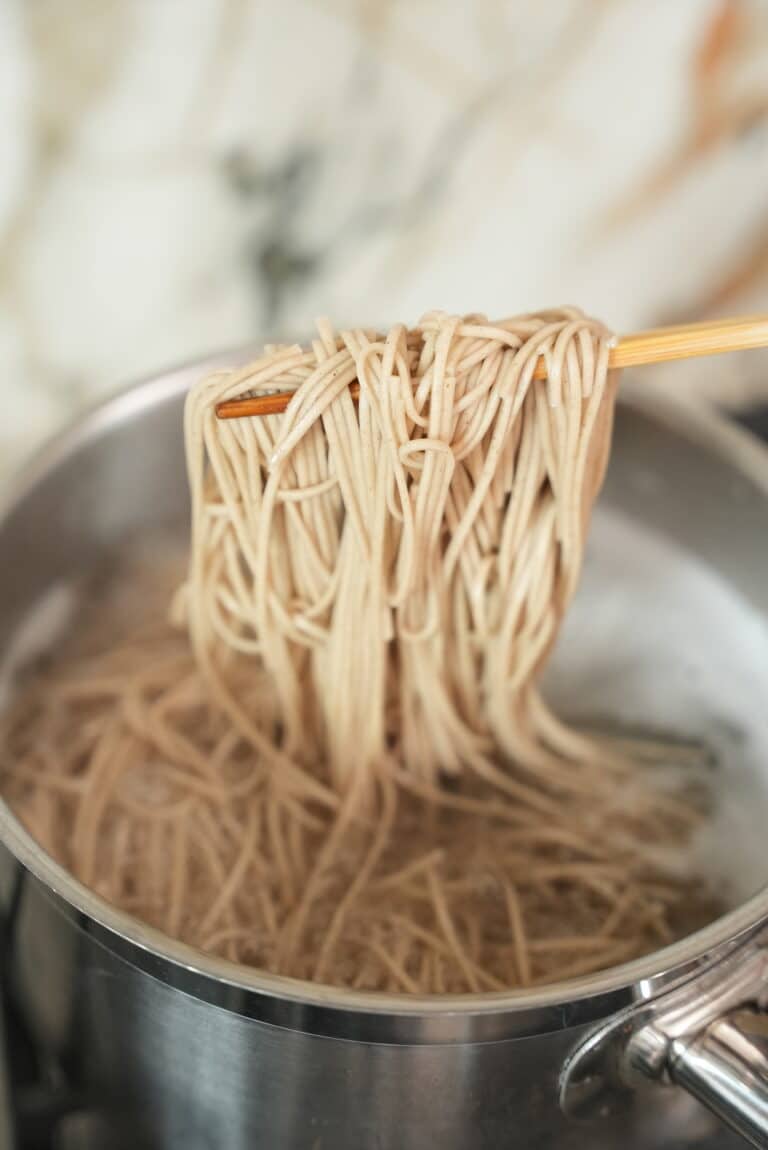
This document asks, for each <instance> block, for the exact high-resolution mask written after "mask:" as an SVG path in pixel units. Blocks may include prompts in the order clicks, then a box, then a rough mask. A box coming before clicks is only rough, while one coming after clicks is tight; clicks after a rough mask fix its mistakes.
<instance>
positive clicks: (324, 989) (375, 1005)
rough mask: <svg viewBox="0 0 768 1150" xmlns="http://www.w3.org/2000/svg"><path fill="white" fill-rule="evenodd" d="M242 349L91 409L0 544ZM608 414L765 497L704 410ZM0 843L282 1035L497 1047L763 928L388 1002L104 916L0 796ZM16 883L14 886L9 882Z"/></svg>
mask: <svg viewBox="0 0 768 1150" xmlns="http://www.w3.org/2000/svg"><path fill="white" fill-rule="evenodd" d="M252 351H253V349H252V348H250V347H249V348H245V349H243V348H240V349H237V350H236V351H232V352H229V353H226V352H225V353H222V354H219V355H214V356H210V357H206V358H204V359H200V360H196V361H194V362H193V363H190V364H186V365H184V366H182V367H179V368H176V369H173V370H171V371H166V372H161V373H159V374H155V375H152V376H149V377H148V378H145V379H144V380H142V381H140V382H138V383H134V384H132V385H130V386H128V387H126V388H123V389H121V390H120V391H118V392H116V393H114V394H112V395H109V396H107V397H106V398H104V399H101V400H100V401H98V402H96V403H95V404H93V405H91V406H90V407H89V408H88V409H86V410H85V412H81V413H80V414H79V415H78V417H77V418H76V419H75V420H74V421H73V422H72V423H71V424H70V425H69V426H68V427H67V428H66V429H65V430H64V431H62V432H60V433H59V434H58V435H56V436H54V437H53V438H51V439H49V440H48V441H47V442H46V443H45V444H44V445H43V446H42V447H41V448H40V449H39V450H38V451H37V452H36V453H35V454H34V455H33V457H32V459H31V460H30V462H29V463H28V464H27V465H26V466H25V467H23V468H22V469H21V471H19V472H18V473H17V474H16V476H15V477H12V479H11V482H10V483H7V484H6V485H5V491H4V493H3V496H2V498H1V499H0V533H1V532H2V529H3V526H4V523H5V521H6V519H7V518H8V516H9V515H10V513H11V512H12V510H13V509H14V508H15V507H16V506H17V505H18V504H19V503H20V502H21V501H22V500H23V499H24V498H25V497H26V496H27V495H28V494H29V493H30V492H31V491H32V490H33V489H34V488H35V487H36V486H37V485H38V483H39V482H41V480H42V479H43V478H44V477H45V476H46V475H48V474H49V473H50V472H51V471H53V470H55V468H56V467H57V466H58V465H60V464H61V463H62V462H63V461H65V460H66V459H69V458H70V457H71V456H73V455H74V454H76V453H77V451H78V450H79V449H80V448H81V447H82V446H83V445H84V444H86V443H89V442H91V441H92V440H93V439H94V438H97V437H98V436H99V435H101V434H104V433H105V432H108V431H109V429H110V428H112V427H115V426H117V425H119V424H120V423H122V422H124V421H129V420H131V419H133V418H137V417H138V416H140V415H141V413H142V412H144V411H145V410H148V409H152V408H154V407H156V406H157V405H158V404H161V403H164V402H169V401H172V400H174V399H180V397H181V396H182V395H183V394H184V393H185V392H186V391H187V390H188V388H189V385H190V384H191V383H192V382H193V381H194V380H196V379H197V378H199V376H200V375H201V374H202V373H203V372H207V371H210V370H215V369H218V368H221V367H228V366H232V365H235V364H237V363H240V362H243V361H246V360H247V358H248V356H249V354H251V353H252ZM620 402H621V403H622V404H623V405H624V406H627V407H630V408H635V409H637V410H638V411H639V412H640V413H641V414H644V415H647V416H650V417H651V418H654V419H656V420H661V421H662V422H663V423H664V425H665V426H667V427H669V428H670V429H672V430H674V431H675V432H677V433H679V434H681V435H683V436H685V437H687V438H689V439H693V440H694V441H695V442H697V443H699V444H700V445H703V446H706V447H708V448H710V449H711V450H712V451H714V452H715V453H717V454H718V455H719V456H720V457H721V458H722V459H723V460H725V461H726V462H728V463H730V464H731V465H732V466H734V468H735V469H736V470H737V471H739V472H741V473H742V474H744V475H747V476H748V477H749V478H750V479H751V480H752V481H753V482H754V483H755V484H756V486H758V487H759V488H761V489H762V490H763V491H764V492H765V493H766V496H768V450H766V449H765V448H764V447H763V446H762V445H761V444H760V442H759V441H758V440H757V439H755V438H754V437H753V436H752V435H751V434H750V433H749V432H747V431H744V430H742V429H741V428H739V427H737V426H735V425H733V424H730V423H729V422H728V421H727V420H726V419H725V418H724V417H723V416H721V415H719V414H718V413H717V412H716V411H715V410H714V409H711V408H708V407H706V408H705V407H704V406H703V405H702V404H698V405H696V404H694V403H693V402H691V401H681V400H680V399H672V398H671V397H670V396H669V395H662V394H660V393H657V392H655V391H654V392H653V393H651V392H650V391H649V389H648V387H647V386H645V387H644V388H643V390H642V392H640V391H639V389H636V388H635V387H633V386H632V384H631V381H625V382H623V383H622V395H621V397H620ZM0 843H3V844H4V845H5V846H6V847H7V848H8V850H9V851H10V852H11V853H12V854H13V855H14V856H15V858H16V859H17V860H18V861H19V862H20V863H21V864H22V866H23V867H24V868H26V870H27V871H29V872H30V873H31V874H32V875H33V876H34V877H35V878H36V879H37V880H38V881H39V883H40V884H42V887H43V888H44V890H45V891H46V892H47V893H48V894H50V895H52V896H53V898H54V901H55V902H56V904H57V906H58V909H59V910H60V911H61V912H63V913H64V914H65V915H66V916H67V917H69V918H71V919H73V920H74V921H75V922H76V923H77V925H78V926H79V927H80V928H82V929H83V930H85V931H86V932H87V933H88V934H89V935H90V936H92V937H93V938H95V939H96V940H97V941H98V942H99V943H100V944H101V945H103V946H104V947H106V948H107V949H108V950H110V951H112V952H116V953H118V954H119V955H120V956H121V957H122V958H124V959H125V960H126V961H128V962H129V963H131V964H132V965H133V966H135V967H137V968H138V969H140V970H142V971H144V972H145V973H148V974H150V975H152V976H153V977H155V978H158V979H160V980H162V981H164V982H166V983H168V984H169V985H171V986H173V987H175V988H177V989H179V990H181V991H184V992H186V993H189V994H192V995H194V996H195V997H196V998H198V999H203V1000H205V1001H207V1002H211V1003H214V1004H216V1005H219V1006H222V1007H224V1008H226V1009H230V1010H234V1011H236V1012H237V1013H239V1014H242V1015H245V1016H247V1017H251V1018H257V1019H261V1020H262V1021H265V1022H267V1023H270V1024H273V1025H277V1026H281V1027H288V1028H289V1029H296V1030H301V1031H304V1032H309V1033H315V1034H322V1035H327V1036H333V1037H340V1038H354V1039H356V1040H363V1041H374V1042H395V1043H402V1042H406V1043H423V1042H427V1043H433V1042H439V1043H444V1042H477V1041H497V1040H499V1039H503V1038H510V1037H519V1036H521V1035H524V1034H534V1033H542V1032H546V1031H550V1030H559V1029H563V1028H566V1027H570V1026H575V1025H581V1024H583V1023H586V1022H591V1021H594V1020H596V1019H599V1018H602V1017H604V1016H605V1015H606V1014H608V1013H612V1012H614V1011H616V1010H618V1009H621V1008H623V1007H626V1006H628V1005H630V1004H631V1003H633V1002H636V1001H638V1000H644V999H647V998H648V997H650V996H651V995H652V994H656V993H658V992H659V991H660V990H662V989H667V988H668V987H670V986H672V985H673V984H677V983H679V982H680V981H682V980H683V979H685V978H686V977H689V976H690V975H692V974H693V973H694V972H696V971H698V970H700V969H701V968H702V967H703V966H704V965H706V964H708V963H711V962H713V961H717V960H718V959H720V958H721V957H722V956H723V954H725V953H727V952H728V951H729V950H731V949H732V948H733V947H734V946H736V945H739V944H740V943H741V942H742V941H743V940H744V938H746V937H748V936H749V935H750V934H752V933H753V932H754V930H756V929H757V928H759V927H760V926H761V925H762V924H763V921H764V920H765V919H766V918H768V885H766V886H764V887H763V888H761V889H760V891H758V892H757V893H756V894H754V895H752V896H751V897H750V898H749V899H747V900H746V902H744V903H742V904H741V905H740V906H738V907H736V908H735V909H733V910H731V911H729V912H727V913H726V914H724V915H722V916H721V917H720V918H718V919H716V920H715V921H714V922H711V923H709V924H708V925H707V926H705V927H703V928H701V929H700V930H697V931H695V932H694V933H693V934H690V935H687V936H686V937H685V938H683V939H680V940H679V941H677V942H674V943H672V944H670V945H668V946H665V947H663V948H661V949H659V950H656V951H653V952H651V953H650V954H648V955H644V956H643V957H641V958H637V959H633V960H632V961H631V962H626V963H622V964H621V965H619V966H615V967H611V968H609V969H608V970H606V971H600V972H598V973H596V974H592V975H588V976H583V977H579V978H575V979H569V980H567V981H564V982H559V983H552V984H550V985H547V986H543V987H536V988H531V989H525V990H510V991H492V992H483V993H478V994H461V995H458V994H446V995H418V996H410V995H407V996H406V995H395V994H385V993H383V992H374V991H357V990H348V989H345V988H342V987H334V986H326V985H324V984H318V983H313V982H307V981H304V980H300V979H295V978H289V977H287V976H283V975H273V974H269V973H267V972H263V971H260V970H258V969H257V968H255V967H254V968H251V967H247V966H243V965H240V964H238V963H234V962H231V961H229V960H227V959H223V958H217V957H215V956H212V955H207V954H205V953H204V952H203V951H200V950H197V949H196V948H194V947H192V946H189V945H187V944H186V943H182V942H179V941H177V940H175V939H172V938H170V937H169V936H168V935H166V934H164V933H163V932H162V931H160V930H159V929H156V928H154V927H151V926H148V925H147V924H146V923H144V922H142V921H141V920H139V919H137V918H134V917H133V916H131V915H129V914H127V913H126V912H124V911H121V910H119V909H118V908H116V907H113V906H112V905H111V904H109V903H108V902H106V901H105V900H104V899H103V898H101V897H100V896H99V895H97V894H95V893H94V892H92V891H91V890H89V889H88V888H86V887H85V886H83V884H82V883H80V882H79V881H78V880H77V879H75V878H74V877H73V876H72V875H71V874H70V873H69V872H68V871H66V870H65V869H64V868H63V867H62V866H60V865H59V864H58V863H57V862H55V861H54V860H53V859H52V858H50V856H49V855H47V854H46V852H45V851H44V850H43V849H42V848H41V847H40V846H39V845H38V844H37V842H36V841H35V840H34V839H33V838H32V836H31V835H30V834H29V833H28V832H27V831H26V830H25V829H24V827H23V826H22V824H21V823H20V822H19V821H18V820H17V819H16V817H15V815H14V814H13V813H12V811H11V810H10V808H9V807H8V806H7V804H6V803H5V801H4V800H3V799H2V797H0ZM20 873H21V881H23V872H20Z"/></svg>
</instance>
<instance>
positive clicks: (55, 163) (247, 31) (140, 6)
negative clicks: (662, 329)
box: [0, 0, 768, 471]
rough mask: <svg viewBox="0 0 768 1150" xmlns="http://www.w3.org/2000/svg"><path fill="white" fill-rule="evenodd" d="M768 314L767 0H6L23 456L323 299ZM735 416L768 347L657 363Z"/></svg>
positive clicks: (1, 270)
mask: <svg viewBox="0 0 768 1150" xmlns="http://www.w3.org/2000/svg"><path fill="white" fill-rule="evenodd" d="M562 302H576V303H579V304H581V305H582V306H583V307H585V308H586V309H588V310H591V311H594V312H595V313H597V314H599V315H601V316H602V317H603V318H604V319H605V320H606V322H607V323H609V324H610V325H612V326H613V327H615V328H617V329H618V330H630V329H633V328H638V327H645V326H653V325H656V324H658V323H664V322H674V321H678V320H683V319H686V318H695V317H702V318H704V317H707V316H710V315H716V314H728V313H736V312H748V311H758V310H768V4H767V3H765V0H552V2H551V3H534V2H533V0H527V2H526V0H3V3H2V5H0V411H1V412H2V419H1V420H0V471H5V470H6V469H7V468H8V467H10V466H11V465H12V464H14V463H15V462H16V461H17V460H18V459H19V458H20V457H21V456H23V455H24V454H25V453H26V452H27V451H28V450H29V449H30V448H31V447H32V446H33V445H34V443H35V442H36V441H38V440H39V439H40V438H41V437H42V436H43V435H44V434H46V433H48V432H49V431H50V430H51V429H52V428H54V427H55V426H57V425H58V424H59V423H61V422H62V421H63V420H64V419H65V418H66V417H67V416H68V414H69V413H70V412H72V411H74V410H76V409H77V407H78V406H79V405H81V404H82V403H84V402H85V401H86V400H87V399H88V398H89V397H90V396H92V395H94V394H98V393H100V392H103V391H106V390H109V389H112V388H114V387H116V386H117V385H118V384H121V383H124V382H126V381H129V380H130V379H132V378H136V377H138V376H140V375H142V374H143V373H148V372H151V371H153V370H155V369H157V368H159V367H162V366H165V365H169V364H173V363H177V362H179V361H183V360H185V359H188V358H191V357H194V356H196V355H199V354H203V353H206V352H210V351H212V350H216V349H219V348H222V347H227V346H232V345H235V344H237V343H239V342H242V341H250V340H253V339H254V338H256V337H259V336H263V335H271V336H275V335H284V334H286V333H290V334H295V333H302V332H305V331H306V330H307V328H308V326H309V325H310V324H311V322H312V319H313V318H314V317H315V316H316V315H318V314H329V315H332V316H333V317H334V318H336V319H338V320H339V321H342V322H344V321H346V322H350V321H351V322H354V321H365V322H368V323H371V324H385V323H387V322H389V321H391V320H394V319H401V318H404V319H410V320H413V319H415V318H417V317H418V315H419V314H420V313H421V312H423V311H425V310H427V309H428V308H432V307H442V308H445V309H449V310H474V311H477V310H482V311H486V312H488V313H495V314H502V313H509V312H514V311H516V310H527V309H530V308H533V307H537V306H543V305H546V304H556V303H562ZM647 379H648V386H661V387H669V388H673V389H675V390H676V391H679V392H680V393H684V394H690V395H691V396H693V397H695V398H696V399H699V398H701V397H707V398H709V397H717V398H719V399H721V400H723V401H724V402H725V403H727V404H730V405H732V406H737V405H739V404H742V403H745V402H747V401H748V400H750V398H753V397H755V396H757V395H760V394H764V395H765V396H766V397H767V398H768V355H766V354H764V353H747V354H745V355H742V356H729V357H724V358H721V359H717V360H714V359H713V360H711V361H707V362H706V363H702V362H699V363H697V364H689V365H677V366H675V367H673V368H665V369H663V370H662V369H659V370H655V371H653V372H651V371H648V372H647Z"/></svg>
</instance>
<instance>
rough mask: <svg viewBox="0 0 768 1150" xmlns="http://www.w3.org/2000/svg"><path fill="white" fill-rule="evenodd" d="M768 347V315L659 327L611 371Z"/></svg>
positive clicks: (244, 410) (271, 410) (272, 403)
mask: <svg viewBox="0 0 768 1150" xmlns="http://www.w3.org/2000/svg"><path fill="white" fill-rule="evenodd" d="M756 347H768V315H752V316H739V317H736V318H734V319H718V320H707V321H705V322H704V323H687V324H679V325H678V326H677V327H657V328H652V329H651V330H650V331H638V332H635V333H634V334H633V335H623V336H621V338H620V339H618V340H617V341H616V343H615V344H614V346H613V347H612V348H611V352H610V358H609V363H610V365H611V367H641V366H643V365H644V364H647V363H663V362H666V361H667V360H676V359H693V358H695V357H696V356H702V355H722V354H723V353H724V352H727V351H747V350H749V349H750V348H756ZM546 377H547V368H546V363H545V362H544V359H543V358H542V359H540V360H539V362H538V364H537V365H536V371H535V372H534V378H535V379H546ZM349 390H350V394H351V396H352V398H353V399H357V398H358V397H359V395H360V386H359V384H357V383H353V384H351V386H350V389H349ZM292 395H293V392H292V391H277V392H273V393H272V394H271V395H256V396H249V397H248V398H246V399H230V400H228V401H227V402H226V403H220V404H218V406H217V407H216V414H217V416H218V417H219V419H242V418H244V417H245V416H253V415H277V414H279V412H281V411H285V409H286V407H287V406H288V404H289V402H290V399H291V396H292Z"/></svg>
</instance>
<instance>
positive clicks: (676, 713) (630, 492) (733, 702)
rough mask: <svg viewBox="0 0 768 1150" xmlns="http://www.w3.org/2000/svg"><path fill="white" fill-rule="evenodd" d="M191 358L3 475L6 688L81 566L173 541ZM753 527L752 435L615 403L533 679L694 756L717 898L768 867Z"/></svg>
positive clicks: (758, 525)
mask: <svg viewBox="0 0 768 1150" xmlns="http://www.w3.org/2000/svg"><path fill="white" fill-rule="evenodd" d="M199 371H200V369H199V368H198V369H194V368H192V369H188V370H187V371H183V372H178V373H176V374H174V375H169V376H164V377H162V378H161V379H159V380H156V381H152V382H150V383H148V384H145V385H142V386H141V387H139V388H136V389H133V390H131V391H130V392H127V393H125V394H124V395H122V396H120V397H118V398H117V399H115V400H113V401H111V402H110V403H108V404H107V405H105V406H104V407H102V408H100V409H98V410H97V411H96V412H94V413H92V414H91V415H90V416H89V417H86V419H85V420H83V421H81V422H80V423H79V424H78V425H77V427H76V428H74V429H73V430H72V431H71V432H69V433H67V434H65V435H64V436H63V437H62V438H61V439H60V440H58V441H57V442H56V443H55V444H53V445H52V446H51V447H50V448H49V449H48V451H47V452H45V453H44V454H43V456H41V457H40V459H39V460H38V461H37V462H36V463H35V464H34V465H33V466H32V468H31V469H30V470H29V472H28V473H27V475H26V477H24V478H23V479H22V481H21V483H20V484H19V487H18V489H17V491H16V493H15V495H14V496H13V497H12V499H11V500H10V502H9V504H8V510H7V512H6V514H5V516H4V518H3V519H2V521H1V522H0V554H2V555H3V557H4V559H5V561H4V562H3V563H2V564H0V652H1V653H3V657H4V668H5V674H4V686H5V688H6V690H7V689H8V684H9V682H10V680H11V678H12V675H13V672H14V670H15V669H16V667H18V665H19V663H20V662H22V661H23V660H24V659H27V658H29V657H30V655H33V654H35V653H36V652H37V651H38V650H39V649H40V648H41V647H44V646H46V645H49V644H50V643H51V642H52V641H54V640H55V635H56V633H57V631H58V630H59V629H60V628H61V627H62V626H64V625H67V624H68V622H69V621H70V620H71V615H72V612H73V610H74V611H75V612H76V607H77V590H76V588H77V587H78V586H79V585H81V584H82V582H83V578H84V576H87V575H88V574H91V573H96V572H99V571H100V570H102V569H104V567H105V565H107V566H111V565H112V564H113V563H114V561H115V557H116V556H117V555H119V554H121V553H122V552H123V551H124V550H125V549H126V548H130V547H131V546H132V545H134V543H135V542H136V541H137V540H139V541H141V542H142V544H146V543H148V542H151V541H152V540H160V541H162V544H163V547H164V548H165V549H167V547H168V543H169V540H176V541H177V544H178V546H179V548H180V549H182V548H183V547H184V545H185V539H186V525H187V514H188V507H187V492H186V475H185V467H184V455H183V442H182V419H181V414H182V405H183V396H184V392H185V390H186V387H187V386H188V383H189V382H191V380H192V379H194V378H196V376H197V375H198V374H199ZM766 538H768V456H765V455H763V453H762V451H761V449H760V448H759V447H757V446H756V445H755V444H754V443H752V441H750V440H749V439H748V438H747V437H746V436H744V435H743V434H740V433H736V432H731V431H730V430H728V429H726V428H725V427H724V425H723V424H722V423H720V422H718V421H716V420H714V418H713V417H709V418H706V417H705V418H702V417H701V416H700V415H694V414H693V413H691V412H684V411H679V410H676V409H674V408H670V409H667V408H666V406H664V407H659V406H658V405H652V406H651V407H648V406H647V405H646V404H642V405H640V406H638V405H637V404H635V403H627V402H622V403H620V405H619V410H618V412H617V419H616V430H615V437H614V449H613V453H612V457H611V464H610V468H609V473H608V478H607V481H606V485H605V489H604V492H603V494H602V496H601V499H600V502H599V505H598V508H597V510H596V513H595V517H594V521H593V527H592V534H591V537H590V543H589V551H588V557H587V562H586V565H585V571H584V577H583V580H582V585H581V587H580V590H579V592H578V595H577V599H576V601H575V603H574V605H573V607H572V610H571V613H570V615H569V617H568V619H567V622H566V624H565V626H564V629H563V633H562V635H561V638H560V640H559V642H558V646H557V649H556V651H555V654H554V657H553V660H552V663H551V665H550V666H549V668H548V670H547V674H546V677H545V688H546V689H545V693H546V694H547V695H548V697H549V698H550V699H551V700H552V701H553V702H554V703H555V705H556V707H557V709H558V710H559V711H560V712H561V713H563V714H564V715H565V716H567V717H568V718H570V719H572V720H575V721H576V722H580V723H583V724H586V725H589V726H592V727H599V728H600V729H606V730H608V731H612V732H613V733H616V734H617V736H623V735H627V736H632V735H633V734H634V733H636V732H637V731H640V732H642V733H643V734H644V735H645V736H655V735H660V736H663V737H664V738H668V737H673V738H675V739H679V740H680V741H682V742H684V743H690V744H691V746H692V747H694V748H697V749H702V750H703V752H704V753H706V755H707V756H708V758H709V760H710V761H711V767H710V770H711V779H712V787H713V793H714V796H715V810H714V813H713V816H712V818H711V819H710V820H709V821H708V823H707V825H706V827H705V828H704V829H703V830H702V831H701V832H700V833H699V834H698V835H697V836H696V838H695V841H694V842H693V844H692V846H691V849H690V852H689V857H688V858H687V864H686V865H689V866H690V869H691V871H692V872H693V873H695V874H704V875H706V876H707V878H709V879H710V880H711V881H712V882H713V883H714V885H715V887H716V889H717V890H718V891H719V892H720V894H721V896H722V899H723V903H724V905H725V906H727V907H736V906H739V905H740V904H742V903H743V902H744V900H745V899H747V898H748V897H749V896H751V895H753V894H755V892H757V891H759V890H760V889H761V888H762V887H763V886H764V885H765V884H766V882H767V881H768V858H766V857H765V852H764V850H763V849H762V846H761V842H762V827H763V826H764V820H765V817H766V814H768V711H766V708H765V707H764V706H761V697H760V696H761V692H762V691H763V690H764V684H765V683H766V682H768V580H766V579H765V574H764V573H765V559H766V553H765V552H766V549H765V546H764V543H763V541H764V540H765V539H766ZM726 934H727V929H726V928H725V927H724V931H723V937H725V935H726ZM711 944H712V939H711V938H709V939H708V945H711ZM674 951H675V948H674V947H673V948H670V951H669V954H670V956H672V955H673V952H674ZM667 965H669V962H667ZM633 966H634V967H637V963H635V964H633Z"/></svg>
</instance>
